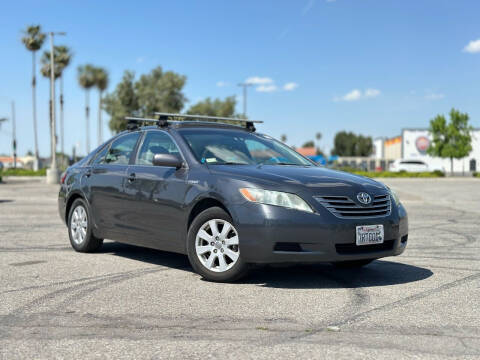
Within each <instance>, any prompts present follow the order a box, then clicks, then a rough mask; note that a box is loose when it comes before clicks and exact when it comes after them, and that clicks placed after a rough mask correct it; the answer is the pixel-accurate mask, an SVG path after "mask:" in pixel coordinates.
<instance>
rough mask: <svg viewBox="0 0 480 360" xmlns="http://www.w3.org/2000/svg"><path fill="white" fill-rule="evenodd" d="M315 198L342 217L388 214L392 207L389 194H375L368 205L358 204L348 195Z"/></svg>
mask: <svg viewBox="0 0 480 360" xmlns="http://www.w3.org/2000/svg"><path fill="white" fill-rule="evenodd" d="M315 199H316V200H317V201H318V202H319V203H320V204H322V205H323V206H324V207H325V208H326V209H327V210H328V211H330V212H331V213H332V214H333V215H335V216H336V217H339V218H344V219H355V218H369V217H382V216H388V215H390V212H391V208H392V207H391V200H390V195H376V196H374V197H373V201H372V202H371V203H370V204H368V205H360V204H359V203H356V202H355V201H353V200H352V199H350V198H349V197H348V196H316V197H315Z"/></svg>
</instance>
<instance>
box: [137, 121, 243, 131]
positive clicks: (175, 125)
mask: <svg viewBox="0 0 480 360" xmlns="http://www.w3.org/2000/svg"><path fill="white" fill-rule="evenodd" d="M182 128H202V129H208V128H210V129H232V130H240V131H246V132H249V130H248V129H246V128H245V127H243V126H239V125H235V124H226V123H220V122H218V123H215V122H210V121H209V122H206V121H171V122H169V123H168V126H165V127H159V126H154V125H149V126H141V127H139V128H137V129H135V130H168V129H182ZM135 130H132V131H135Z"/></svg>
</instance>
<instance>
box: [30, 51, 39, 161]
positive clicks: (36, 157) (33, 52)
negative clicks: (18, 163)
mask: <svg viewBox="0 0 480 360" xmlns="http://www.w3.org/2000/svg"><path fill="white" fill-rule="evenodd" d="M35 72H36V68H35V51H32V108H33V139H34V144H35V161H34V163H33V170H38V167H39V159H40V155H39V153H38V132H37V96H36V91H35V90H36V73H35Z"/></svg>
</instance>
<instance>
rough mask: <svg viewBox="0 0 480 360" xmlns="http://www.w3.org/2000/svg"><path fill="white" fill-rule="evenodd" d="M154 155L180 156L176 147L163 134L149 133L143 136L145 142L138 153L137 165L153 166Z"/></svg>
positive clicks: (157, 132) (168, 137) (158, 132)
mask: <svg viewBox="0 0 480 360" xmlns="http://www.w3.org/2000/svg"><path fill="white" fill-rule="evenodd" d="M156 154H172V155H177V156H180V154H179V151H178V148H177V145H175V143H174V142H173V140H172V139H171V138H170V136H168V135H167V134H166V133H164V132H160V131H150V132H148V133H147V134H146V135H145V140H143V144H142V146H141V147H140V151H139V152H138V156H137V160H136V162H135V164H137V165H153V157H154V156H155V155H156Z"/></svg>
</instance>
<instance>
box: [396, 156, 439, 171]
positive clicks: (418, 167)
mask: <svg viewBox="0 0 480 360" xmlns="http://www.w3.org/2000/svg"><path fill="white" fill-rule="evenodd" d="M389 170H390V171H393V172H400V171H406V172H427V171H432V170H430V168H429V166H428V164H427V163H426V162H424V161H422V160H409V159H398V160H395V161H394V162H393V163H391V164H390V166H389Z"/></svg>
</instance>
